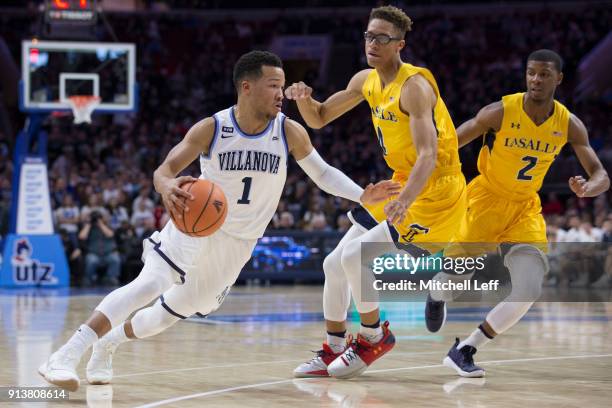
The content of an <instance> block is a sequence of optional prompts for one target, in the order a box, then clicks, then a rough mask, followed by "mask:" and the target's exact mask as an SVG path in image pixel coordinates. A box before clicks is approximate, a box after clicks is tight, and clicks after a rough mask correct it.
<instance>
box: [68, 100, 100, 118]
mask: <svg viewBox="0 0 612 408" xmlns="http://www.w3.org/2000/svg"><path fill="white" fill-rule="evenodd" d="M68 103H69V104H70V108H71V109H72V114H73V115H74V123H75V124H79V123H91V113H92V112H93V111H94V109H96V106H98V105H99V104H100V97H98V96H93V95H72V96H70V97H68Z"/></svg>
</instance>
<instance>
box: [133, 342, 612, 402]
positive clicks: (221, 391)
mask: <svg viewBox="0 0 612 408" xmlns="http://www.w3.org/2000/svg"><path fill="white" fill-rule="evenodd" d="M602 357H612V354H591V355H579V356H558V357H538V358H518V359H511V360H490V361H482V362H479V364H483V365H484V364H503V363H517V362H526V361H550V360H570V359H584V358H602ZM438 367H443V365H442V364H434V365H425V366H414V367H400V368H387V369H382V370H373V371H368V374H375V373H388V372H393V371H405V370H420V369H426V368H438ZM307 380H310V379H309V378H304V379H300V380H298V381H307ZM293 381H296V379H295V378H292V379H290V380H279V381H270V382H263V383H256V384H246V385H239V386H236V387H230V388H221V389H218V390H213V391H206V392H200V393H197V394H191V395H184V396H182V397H175V398H169V399H165V400H160V401H155V402H152V403H149V404H145V405H139V406H138V407H137V408H153V407H160V406H163V405H168V404H173V403H175V402H179V401H185V400H189V399H194V398H202V397H208V396H211V395H218V394H225V393H229V392H233V391H240V390H246V389H249V388H258V387H267V386H270V385H278V384H287V383H291V382H293Z"/></svg>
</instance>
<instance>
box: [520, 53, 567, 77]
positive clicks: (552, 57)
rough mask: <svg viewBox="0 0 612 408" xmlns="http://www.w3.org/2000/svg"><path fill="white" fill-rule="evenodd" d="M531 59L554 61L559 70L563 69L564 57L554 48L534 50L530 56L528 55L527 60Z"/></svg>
mask: <svg viewBox="0 0 612 408" xmlns="http://www.w3.org/2000/svg"><path fill="white" fill-rule="evenodd" d="M529 61H540V62H552V63H553V64H554V65H555V69H556V70H557V71H558V72H562V71H563V59H562V58H561V56H560V55H559V54H557V53H556V52H554V51H552V50H547V49H544V48H543V49H541V50H537V51H534V52H532V53H531V54H529V57H527V62H529Z"/></svg>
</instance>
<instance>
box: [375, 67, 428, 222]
mask: <svg viewBox="0 0 612 408" xmlns="http://www.w3.org/2000/svg"><path fill="white" fill-rule="evenodd" d="M435 104H436V94H435V93H434V90H433V88H432V87H431V85H430V84H429V82H427V80H426V79H425V78H424V77H422V76H421V75H415V76H413V77H411V78H409V79H408V80H407V81H406V82H405V83H404V86H403V87H402V93H401V96H400V107H401V109H402V110H403V111H404V112H407V113H408V114H409V115H410V131H411V132H412V140H413V143H414V147H415V149H416V152H417V160H416V162H415V164H414V167H413V168H412V170H411V171H410V176H409V177H408V181H407V182H406V185H405V186H404V189H403V190H402V191H401V193H400V194H399V196H398V197H397V199H396V200H393V201H390V202H389V203H387V205H386V206H385V215H386V216H387V221H388V222H389V223H391V224H399V223H401V222H402V221H403V220H404V218H405V216H406V211H407V210H408V208H409V207H410V206H411V205H412V203H413V202H414V200H416V198H417V197H418V195H419V194H421V191H422V190H423V188H424V187H425V184H426V183H427V180H429V177H430V176H431V173H432V172H433V171H434V169H435V167H436V158H437V155H438V135H437V131H436V128H435V125H434V121H433V109H434V106H435Z"/></svg>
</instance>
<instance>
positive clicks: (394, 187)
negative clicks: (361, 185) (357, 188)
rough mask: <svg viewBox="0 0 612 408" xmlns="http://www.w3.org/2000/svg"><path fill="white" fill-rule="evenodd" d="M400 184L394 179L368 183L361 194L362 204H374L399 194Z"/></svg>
mask: <svg viewBox="0 0 612 408" xmlns="http://www.w3.org/2000/svg"><path fill="white" fill-rule="evenodd" d="M401 189H402V185H401V184H400V183H398V182H396V181H391V180H383V181H379V182H378V183H376V184H372V183H370V184H368V185H367V186H366V188H365V190H363V194H362V195H361V203H362V204H366V205H369V204H376V203H379V202H381V201H384V200H386V199H387V198H389V197H393V196H396V195H398V194H399V192H400V190H401Z"/></svg>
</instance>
